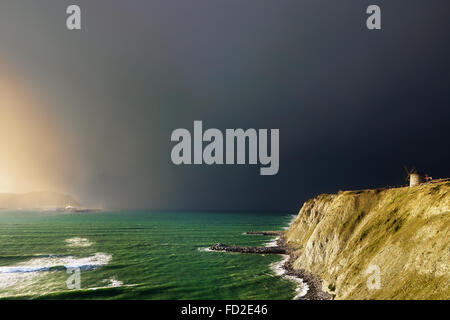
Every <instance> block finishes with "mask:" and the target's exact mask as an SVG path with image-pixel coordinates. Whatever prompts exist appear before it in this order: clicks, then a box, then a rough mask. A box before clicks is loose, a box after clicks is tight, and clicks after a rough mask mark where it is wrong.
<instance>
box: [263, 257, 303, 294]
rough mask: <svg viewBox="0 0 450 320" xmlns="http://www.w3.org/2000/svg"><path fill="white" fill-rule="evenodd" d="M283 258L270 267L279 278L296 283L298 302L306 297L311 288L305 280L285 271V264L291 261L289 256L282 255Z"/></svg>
mask: <svg viewBox="0 0 450 320" xmlns="http://www.w3.org/2000/svg"><path fill="white" fill-rule="evenodd" d="M281 256H282V257H283V259H282V260H281V261H277V262H274V263H272V264H271V265H270V268H271V269H272V270H273V272H274V273H275V274H276V275H277V276H279V277H283V278H285V279H287V280H289V281H292V282H295V283H296V284H297V288H295V297H294V300H298V299H300V298H301V297H303V296H304V295H306V293H307V292H308V290H309V286H308V284H307V283H305V282H304V281H303V279H301V278H297V277H294V276H290V275H287V274H286V270H285V269H284V264H285V263H286V262H287V261H288V260H289V255H287V254H282V255H281Z"/></svg>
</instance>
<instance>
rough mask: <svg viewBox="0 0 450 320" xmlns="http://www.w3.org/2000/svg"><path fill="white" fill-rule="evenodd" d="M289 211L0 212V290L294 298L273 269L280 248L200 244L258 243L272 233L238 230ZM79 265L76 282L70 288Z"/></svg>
mask: <svg viewBox="0 0 450 320" xmlns="http://www.w3.org/2000/svg"><path fill="white" fill-rule="evenodd" d="M291 219H292V215H288V214H286V215H280V214H267V213H264V214H251V213H246V214H238V213H187V212H183V213H154V212H146V211H118V212H99V213H67V212H65V213H64V212H21V211H16V212H10V211H0V298H27V299H28V298H33V299H36V298H38V299H292V298H293V297H294V296H295V288H296V284H295V283H294V282H291V281H289V280H287V279H284V278H281V277H280V276H278V275H276V274H275V272H274V271H273V270H272V269H273V268H271V266H273V265H274V264H276V262H277V261H280V260H282V257H281V256H279V255H254V254H239V253H225V252H210V251H207V250H206V248H207V247H208V246H210V245H211V244H213V243H217V242H221V243H226V244H235V245H252V246H259V245H265V244H266V243H267V242H268V241H269V240H271V239H273V238H271V237H265V236H257V235H245V234H244V232H245V231H249V230H282V229H283V227H286V226H287V225H288V223H289V222H290V220H291ZM77 268H78V270H79V279H80V282H79V284H80V289H77V288H75V289H69V288H68V284H67V282H68V280H69V287H70V285H73V284H76V281H75V280H74V277H75V276H76V271H73V270H76V269H77ZM68 270H70V271H72V272H73V273H68ZM71 277H72V278H71ZM72 288H73V286H72Z"/></svg>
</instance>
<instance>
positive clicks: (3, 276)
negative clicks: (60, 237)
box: [0, 252, 112, 289]
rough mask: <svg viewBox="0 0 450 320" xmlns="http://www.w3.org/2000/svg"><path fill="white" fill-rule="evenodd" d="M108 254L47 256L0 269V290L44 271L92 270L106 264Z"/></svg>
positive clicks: (110, 257)
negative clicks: (80, 256)
mask: <svg viewBox="0 0 450 320" xmlns="http://www.w3.org/2000/svg"><path fill="white" fill-rule="evenodd" d="M111 259H112V256H111V255H110V254H106V253H101V252H97V253H95V254H94V255H92V256H88V257H84V258H75V257H73V256H61V255H48V256H43V257H40V258H33V259H30V260H28V261H25V262H22V263H20V264H17V265H13V266H6V267H0V289H4V288H7V287H11V286H16V285H18V284H21V283H24V282H30V281H31V280H33V279H34V278H35V277H38V276H39V275H41V274H43V272H45V271H52V270H55V271H56V270H58V268H61V269H74V268H80V270H93V269H96V268H99V267H101V266H104V265H106V264H108V263H109V262H110V261H111Z"/></svg>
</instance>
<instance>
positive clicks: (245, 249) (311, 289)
mask: <svg viewBox="0 0 450 320" xmlns="http://www.w3.org/2000/svg"><path fill="white" fill-rule="evenodd" d="M246 234H260V235H270V236H274V235H276V236H279V238H278V239H277V243H276V246H273V247H249V246H232V245H226V244H222V243H216V244H214V245H212V246H211V247H210V250H213V251H225V252H239V253H253V254H287V255H288V256H289V259H287V261H286V262H285V263H284V264H283V266H282V269H283V270H284V273H283V275H284V276H290V277H294V278H297V279H300V280H302V281H303V282H304V283H305V284H306V285H307V286H308V291H307V293H306V294H305V295H304V296H302V297H300V298H299V300H332V299H333V298H334V296H333V295H331V294H330V293H328V292H325V291H323V290H322V280H321V279H320V278H319V277H318V276H316V275H314V274H312V273H310V272H308V271H306V270H303V269H299V270H296V269H294V267H293V262H294V261H295V259H296V254H295V252H294V251H292V250H291V248H289V246H288V245H287V243H286V241H285V240H284V238H283V231H249V232H246Z"/></svg>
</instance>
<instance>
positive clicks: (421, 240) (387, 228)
mask: <svg viewBox="0 0 450 320" xmlns="http://www.w3.org/2000/svg"><path fill="white" fill-rule="evenodd" d="M449 191H450V182H448V181H447V182H441V183H435V184H427V185H420V186H417V187H413V188H409V187H407V188H397V189H386V190H363V191H345V192H339V193H338V194H333V195H330V194H323V195H320V196H318V197H316V198H314V199H311V200H309V201H307V202H306V203H305V204H304V205H303V207H302V208H301V210H300V213H299V214H298V216H297V218H296V220H295V221H294V222H293V223H292V225H291V227H290V228H289V230H288V231H287V232H286V235H285V236H286V239H285V240H286V241H287V243H288V245H289V246H291V247H292V248H293V249H294V252H295V255H296V259H295V262H294V268H296V269H305V270H307V271H309V272H312V273H313V274H316V275H319V276H320V277H321V278H322V279H323V280H324V284H323V287H324V289H326V290H328V291H329V292H330V293H333V294H335V295H336V299H450V287H449V282H450V276H449V274H450V272H449V271H450V270H449V264H450V245H449V244H450V192H449ZM369 266H377V267H379V271H380V289H369V288H368V286H367V281H368V280H373V279H374V278H373V277H374V276H375V275H376V271H373V270H374V269H371V270H370V271H371V273H369V274H368V273H367V270H368V268H369ZM377 267H375V268H377ZM371 268H373V267H371ZM372 287H373V286H372Z"/></svg>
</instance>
